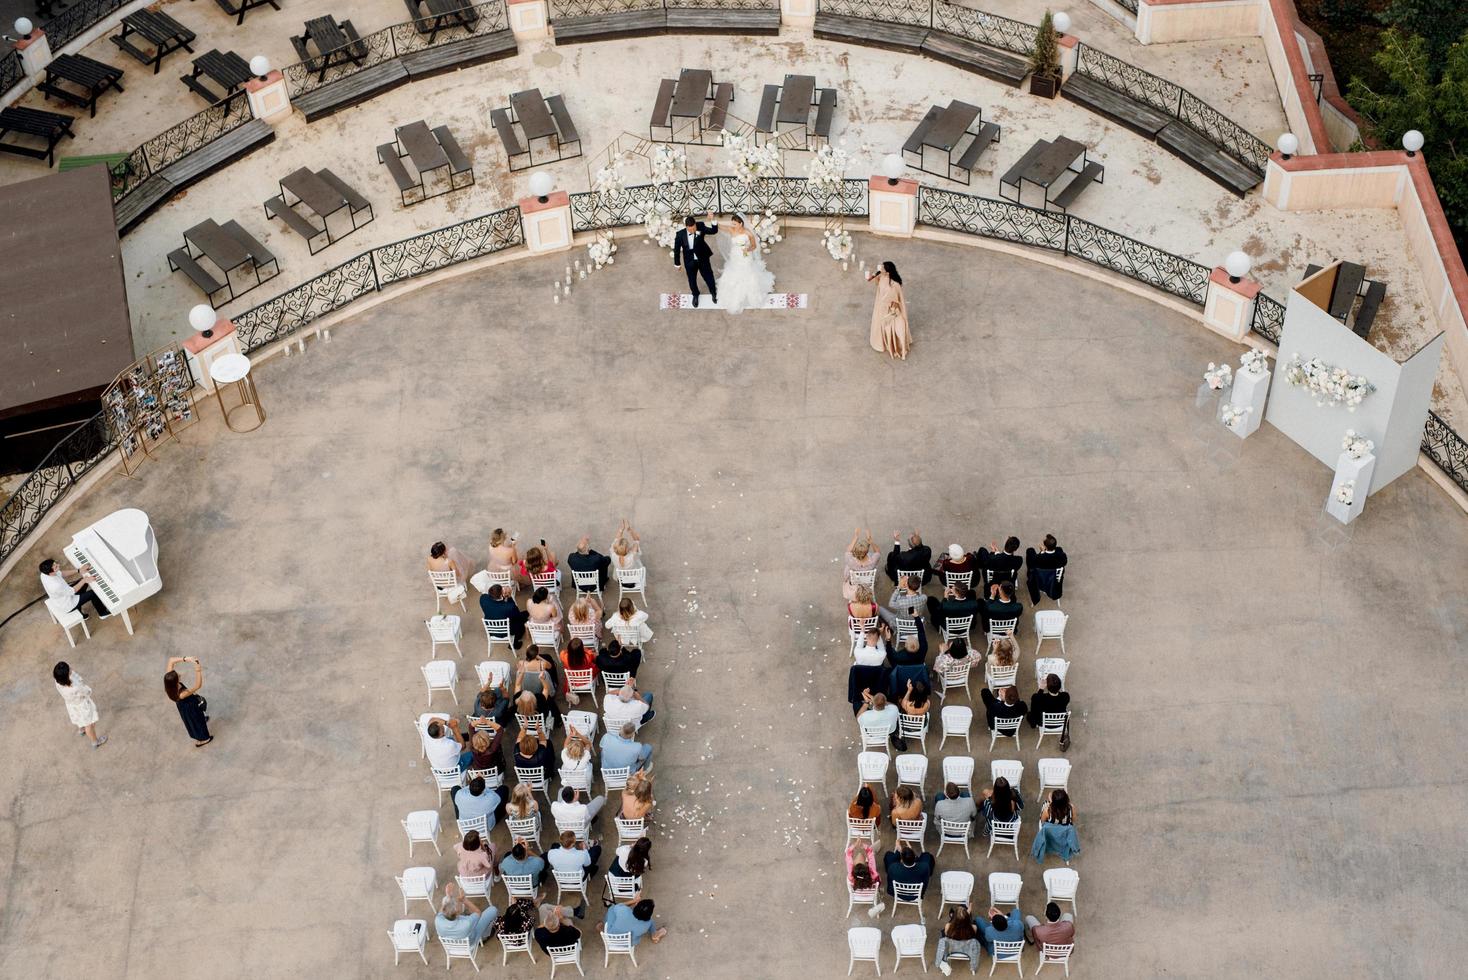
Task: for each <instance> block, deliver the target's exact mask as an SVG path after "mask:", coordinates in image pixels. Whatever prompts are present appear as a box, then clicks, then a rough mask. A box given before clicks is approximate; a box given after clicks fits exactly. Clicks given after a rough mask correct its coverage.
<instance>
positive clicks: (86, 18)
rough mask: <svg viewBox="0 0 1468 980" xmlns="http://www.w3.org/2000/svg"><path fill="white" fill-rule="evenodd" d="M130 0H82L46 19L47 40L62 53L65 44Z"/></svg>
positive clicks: (54, 48) (57, 51)
mask: <svg viewBox="0 0 1468 980" xmlns="http://www.w3.org/2000/svg"><path fill="white" fill-rule="evenodd" d="M128 2H129V0H80V2H78V3H74V4H72V5H71V6H70V7H67V8H66V9H65V10H63V11H61V12H60V13H58V14H57V15H56V16H55V17H52V18H51V19H50V20H48V21H46V24H45V28H46V41H47V42H48V43H49V44H50V45H51V50H52V51H53V52H55V53H58V54H59V53H60V52H61V49H62V47H63V46H65V45H67V44H70V43H71V42H72V41H75V40H76V39H77V38H79V37H81V36H82V34H84V33H85V32H86V31H87V29H88V28H90V27H91V26H92V25H93V24H95V23H97V22H99V21H101V20H105V19H106V18H107V17H108V16H109V15H111V14H113V13H115V12H116V11H117V10H119V9H121V8H122V7H123V6H125V5H126V4H127V3H128Z"/></svg>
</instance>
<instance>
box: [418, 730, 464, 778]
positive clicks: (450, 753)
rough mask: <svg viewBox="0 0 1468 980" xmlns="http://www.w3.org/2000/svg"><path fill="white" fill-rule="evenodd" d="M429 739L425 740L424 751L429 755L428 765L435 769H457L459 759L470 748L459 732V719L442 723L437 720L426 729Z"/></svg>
mask: <svg viewBox="0 0 1468 980" xmlns="http://www.w3.org/2000/svg"><path fill="white" fill-rule="evenodd" d="M424 731H426V732H427V734H428V737H427V738H426V739H424V740H423V751H424V752H426V753H427V754H428V764H429V766H431V767H432V768H434V769H457V768H461V767H460V766H459V758H460V757H461V756H462V755H463V754H464V751H465V750H466V749H467V748H468V747H469V746H468V739H466V738H465V737H464V735H463V733H462V732H460V730H459V719H457V718H450V719H448V720H447V721H440V720H439V719H437V718H435V719H433V720H432V721H430V722H429V723H428V727H427V728H426V729H424Z"/></svg>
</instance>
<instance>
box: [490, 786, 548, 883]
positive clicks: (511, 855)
mask: <svg viewBox="0 0 1468 980" xmlns="http://www.w3.org/2000/svg"><path fill="white" fill-rule="evenodd" d="M514 805H515V804H514V803H513V802H512V803H511V804H510V806H512V807H513V806H514ZM499 873H500V874H501V875H529V876H530V879H531V880H532V881H533V882H535V884H537V885H539V884H540V883H541V882H542V881H544V880H545V875H546V867H545V858H543V857H541V856H540V855H539V854H531V853H530V849H529V848H528V847H526V846H525V841H523V840H521V839H520V838H516V839H515V841H514V844H513V845H512V846H511V847H510V849H509V850H508V851H506V852H505V855H504V857H502V858H500V868H499Z"/></svg>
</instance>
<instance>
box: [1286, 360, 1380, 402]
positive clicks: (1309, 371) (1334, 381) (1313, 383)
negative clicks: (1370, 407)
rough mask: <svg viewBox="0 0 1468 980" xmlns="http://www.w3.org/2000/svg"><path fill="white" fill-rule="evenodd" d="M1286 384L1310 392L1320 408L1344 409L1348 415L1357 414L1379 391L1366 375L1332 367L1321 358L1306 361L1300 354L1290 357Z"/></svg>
mask: <svg viewBox="0 0 1468 980" xmlns="http://www.w3.org/2000/svg"><path fill="white" fill-rule="evenodd" d="M1285 381H1287V382H1288V383H1289V384H1290V386H1291V387H1294V388H1304V389H1305V390H1306V391H1308V392H1309V393H1310V395H1311V397H1313V398H1314V399H1315V404H1316V405H1317V406H1319V407H1322V408H1323V407H1325V406H1331V407H1334V406H1336V405H1344V406H1346V411H1348V412H1354V411H1355V410H1356V406H1357V405H1360V404H1361V401H1362V399H1364V398H1365V397H1366V396H1367V395H1369V394H1371V393H1372V392H1373V391H1375V390H1376V386H1375V385H1374V384H1372V383H1371V382H1370V381H1367V380H1366V378H1365V377H1364V376H1362V375H1359V374H1352V373H1351V372H1349V371H1347V370H1346V369H1345V368H1340V367H1332V366H1331V365H1329V364H1326V363H1325V362H1324V361H1322V360H1321V359H1320V358H1318V357H1312V358H1310V360H1308V361H1306V360H1303V359H1302V358H1301V357H1300V355H1299V354H1291V355H1290V362H1289V364H1288V365H1287V366H1286V367H1285Z"/></svg>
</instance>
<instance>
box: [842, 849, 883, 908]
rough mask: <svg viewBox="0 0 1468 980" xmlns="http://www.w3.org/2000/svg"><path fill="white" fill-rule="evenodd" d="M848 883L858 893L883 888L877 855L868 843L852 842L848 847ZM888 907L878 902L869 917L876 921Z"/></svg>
mask: <svg viewBox="0 0 1468 980" xmlns="http://www.w3.org/2000/svg"><path fill="white" fill-rule="evenodd" d="M846 883H847V884H848V885H850V886H851V890H852V891H856V892H866V891H873V890H875V889H877V888H879V887H881V884H882V876H881V875H880V874H878V873H877V855H876V852H875V851H873V850H872V845H871V844H869V843H868V842H866V841H852V842H851V843H849V844H847V845H846ZM886 907H887V906H886V905H884V904H883V903H882V902H877V903H876V904H875V905H873V906H872V907H871V909H869V910H868V911H867V915H868V916H870V917H871V918H873V919H875V918H876V917H877V916H879V915H881V914H882V910H883V909H885V908H886Z"/></svg>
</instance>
